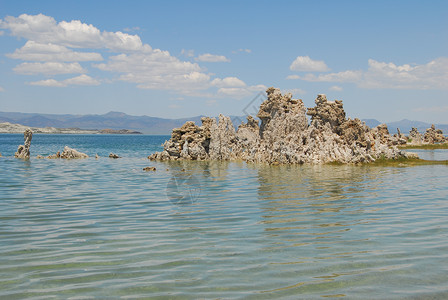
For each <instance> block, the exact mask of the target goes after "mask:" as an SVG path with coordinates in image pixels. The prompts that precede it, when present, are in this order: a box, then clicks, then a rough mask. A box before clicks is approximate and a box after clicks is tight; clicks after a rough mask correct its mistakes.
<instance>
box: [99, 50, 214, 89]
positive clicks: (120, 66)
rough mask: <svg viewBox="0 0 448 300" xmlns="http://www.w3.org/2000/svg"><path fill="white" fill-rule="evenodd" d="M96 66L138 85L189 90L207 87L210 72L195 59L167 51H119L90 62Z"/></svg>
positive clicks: (149, 87)
mask: <svg viewBox="0 0 448 300" xmlns="http://www.w3.org/2000/svg"><path fill="white" fill-rule="evenodd" d="M94 66H95V67H97V68H98V69H100V70H103V71H110V72H118V73H123V75H121V76H120V80H123V81H128V82H133V83H137V84H138V87H139V88H144V89H161V90H174V91H192V90H197V89H207V88H209V87H210V75H208V74H205V73H202V72H201V68H200V67H199V65H198V64H196V63H191V62H186V61H181V60H179V59H178V58H176V57H174V56H171V55H170V53H169V52H168V51H161V50H159V49H155V50H153V51H151V52H149V53H138V54H137V53H136V54H129V55H127V54H120V55H116V56H112V57H109V62H107V63H102V64H96V65H94Z"/></svg>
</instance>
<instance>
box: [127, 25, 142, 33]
mask: <svg viewBox="0 0 448 300" xmlns="http://www.w3.org/2000/svg"><path fill="white" fill-rule="evenodd" d="M140 29H141V28H140V27H138V26H135V27H132V28H129V27H126V28H123V31H126V32H129V31H138V30H140Z"/></svg>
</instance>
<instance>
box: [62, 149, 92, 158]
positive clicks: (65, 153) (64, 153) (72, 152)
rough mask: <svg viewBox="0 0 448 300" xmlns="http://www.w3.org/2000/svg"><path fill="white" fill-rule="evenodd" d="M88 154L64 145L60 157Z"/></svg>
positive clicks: (76, 156) (84, 155)
mask: <svg viewBox="0 0 448 300" xmlns="http://www.w3.org/2000/svg"><path fill="white" fill-rule="evenodd" d="M88 157H89V156H88V155H87V154H85V153H82V152H79V151H77V150H75V149H72V148H70V147H68V146H65V147H64V151H62V153H61V158H64V159H76V158H88Z"/></svg>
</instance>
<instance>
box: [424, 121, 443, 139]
mask: <svg viewBox="0 0 448 300" xmlns="http://www.w3.org/2000/svg"><path fill="white" fill-rule="evenodd" d="M447 141H448V140H447V138H446V137H445V136H444V135H443V132H442V130H440V129H436V127H435V126H434V124H432V125H431V128H428V129H426V132H425V136H424V137H423V143H425V144H439V143H445V142H447Z"/></svg>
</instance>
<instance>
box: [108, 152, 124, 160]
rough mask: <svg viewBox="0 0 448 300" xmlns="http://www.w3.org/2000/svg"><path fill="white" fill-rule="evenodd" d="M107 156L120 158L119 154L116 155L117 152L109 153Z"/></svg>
mask: <svg viewBox="0 0 448 300" xmlns="http://www.w3.org/2000/svg"><path fill="white" fill-rule="evenodd" d="M109 158H114V159H117V158H121V157H120V156H118V155H117V154H115V153H110V154H109Z"/></svg>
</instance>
